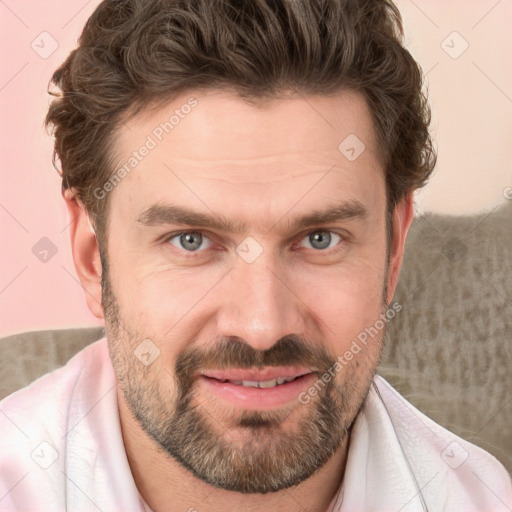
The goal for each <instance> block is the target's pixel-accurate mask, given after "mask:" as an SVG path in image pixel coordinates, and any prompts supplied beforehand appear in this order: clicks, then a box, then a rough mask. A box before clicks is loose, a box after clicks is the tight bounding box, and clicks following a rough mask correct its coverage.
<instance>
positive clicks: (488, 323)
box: [0, 202, 512, 472]
mask: <svg viewBox="0 0 512 512" xmlns="http://www.w3.org/2000/svg"><path fill="white" fill-rule="evenodd" d="M395 301H397V302H399V303H400V304H401V305H402V310H401V311H400V313H398V314H397V315H396V317H395V318H394V319H393V320H391V321H390V322H389V324H388V331H387V336H386V338H387V339H386V346H385V350H384V354H383V358H382V362H381V365H380V368H379V373H380V374H381V375H382V376H383V377H385V378H386V379H388V381H389V382H391V384H393V385H394V386H395V387H396V388H397V389H398V391H400V392H401V393H402V395H403V396H405V397H406V398H407V399H408V400H409V401H410V402H412V403H413V404H414V405H415V406H417V407H418V408H419V409H420V410H421V411H423V412H424V413H425V414H426V415H427V416H430V417H431V418H432V419H434V420H435V421H437V422H438V423H440V424H441V425H443V426H445V427H446V428H448V429H449V430H451V431H453V432H455V433H456V434H458V435H460V436H461V437H463V438H465V439H467V440H469V441H471V442H473V443H475V444H477V445H480V446H482V447H483V448H484V449H486V450H487V451H489V452H491V453H492V454H494V455H495V456H496V457H497V458H498V459H499V460H501V462H502V463H503V464H505V466H506V467H507V468H508V469H509V471H511V472H512V379H511V378H510V369H511V368H512V202H510V203H508V204H506V205H504V206H503V207H501V208H498V209H496V210H493V211H491V212H487V213H484V214H480V215H475V216H470V217H451V216H442V215H425V216H423V217H420V218H418V219H417V220H416V221H415V222H414V224H413V227H412V228H411V232H410V235H409V238H408V241H407V246H406V252H405V258H404V266H403V270H402V274H401V276H400V282H399V286H398V290H397V293H396V296H395ZM102 336H103V331H102V329H101V328H84V329H71V330H60V331H59V330H57V331H42V332H29V333H23V334H17V335H14V336H9V337H7V338H3V339H2V340H0V397H3V396H5V395H7V394H9V393H11V392H13V391H14V390H16V389H19V388H21V387H23V386H25V385H27V384H28V383H29V382H31V381H32V380H34V379H36V378H37V377H39V376H40V375H42V374H44V373H46V372H49V371H51V370H53V369H55V368H57V367H59V366H62V365H63V364H65V363H66V361H67V360H68V359H69V358H70V357H71V356H72V355H74V354H75V353H76V352H78V351H79V350H80V349H81V348H83V347H84V346H86V345H87V344H88V343H91V342H92V341H94V340H96V339H99V338H101V337H102Z"/></svg>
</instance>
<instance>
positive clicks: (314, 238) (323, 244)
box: [304, 230, 341, 251]
mask: <svg viewBox="0 0 512 512" xmlns="http://www.w3.org/2000/svg"><path fill="white" fill-rule="evenodd" d="M304 240H307V241H308V242H309V243H310V244H311V246H312V247H310V248H313V249H318V250H319V251H323V250H325V249H330V248H331V243H332V242H333V241H334V242H336V243H335V244H334V245H333V246H332V247H334V246H336V245H337V244H338V243H339V242H340V240H341V236H340V235H337V234H336V233H333V232H332V231H324V230H319V231H312V232H311V233H309V234H308V235H307V236H306V237H305V238H304Z"/></svg>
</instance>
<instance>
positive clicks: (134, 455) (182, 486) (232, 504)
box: [118, 391, 349, 512]
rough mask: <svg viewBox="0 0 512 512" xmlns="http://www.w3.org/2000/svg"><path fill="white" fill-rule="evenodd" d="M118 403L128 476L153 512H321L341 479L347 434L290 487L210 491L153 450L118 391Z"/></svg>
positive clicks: (335, 491)
mask: <svg viewBox="0 0 512 512" xmlns="http://www.w3.org/2000/svg"><path fill="white" fill-rule="evenodd" d="M118 403H119V414H120V420H121V429H122V434H123V441H124V445H125V449H126V454H127V457H128V462H129V464H130V468H131V472H132V475H133V478H134V481H135V484H136V486H137V489H138V491H139V493H140V494H141V495H142V497H143V498H144V500H145V501H146V503H147V504H148V505H149V507H151V509H152V510H153V511H154V512H173V511H183V510H187V511H191V512H193V511H199V512H201V511H202V510H208V511H209V512H220V511H222V512H232V511H233V512H235V511H236V512H238V511H240V510H245V511H247V512H260V511H261V512H263V511H264V512H267V511H268V510H287V511H290V512H295V511H296V512H303V511H304V510H315V511H321V512H325V511H327V509H328V507H329V504H330V502H331V501H332V500H333V498H334V497H335V495H336V493H337V492H338V489H339V487H340V485H341V482H342V480H343V474H344V470H345V464H346V458H347V451H348V442H349V436H346V438H345V439H344V441H343V443H342V445H341V446H340V447H339V448H338V449H337V450H336V452H335V454H334V455H333V456H332V457H331V458H330V459H329V460H328V461H327V463H326V464H325V465H324V466H323V467H322V468H320V469H319V470H318V471H316V472H315V473H314V474H313V475H312V476H311V477H309V478H308V479H307V480H305V481H303V482H302V483H300V484H299V485H297V486H295V487H290V488H289V489H284V490H282V491H278V492H273V493H267V494H243V493H238V492H233V491H226V490H223V489H218V488H216V487H212V486H211V485H209V484H207V483H205V482H203V481H201V480H199V479H197V478H196V477H195V476H194V475H193V474H192V473H190V472H189V471H188V470H186V469H185V468H183V467H182V466H181V465H180V464H179V463H178V462H176V461H175V460H174V459H173V458H172V457H170V456H169V455H168V454H167V453H165V452H163V450H162V449H161V448H159V447H158V445H157V444H156V443H155V441H154V440H153V439H151V438H150V437H149V436H148V435H147V434H146V432H145V431H144V430H143V429H142V428H141V427H140V425H139V423H138V422H137V420H136V419H135V418H134V417H133V415H132V413H131V411H130V410H129V408H128V405H127V404H126V402H125V400H124V397H123V396H122V393H120V392H119V391H118ZM169 504H172V505H171V506H172V508H169Z"/></svg>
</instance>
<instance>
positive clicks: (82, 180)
mask: <svg viewBox="0 0 512 512" xmlns="http://www.w3.org/2000/svg"><path fill="white" fill-rule="evenodd" d="M402 40H403V26H402V19H401V16H400V13H399V11H398V9H397V8H396V6H395V5H394V4H393V3H392V2H391V0H104V1H103V2H102V3H101V4H100V5H99V6H98V7H97V9H96V10H95V11H94V13H93V14H92V16H91V17H90V18H89V20H88V21H87V23H86V25H85V27H84V30H83V32H82V34H81V37H80V39H79V44H78V47H77V48H76V49H75V50H73V51H72V52H71V53H70V54H69V56H68V57H67V59H66V60H65V62H64V63H63V64H62V65H61V66H60V67H59V68H58V69H57V70H56V71H55V73H54V74H53V77H52V80H51V82H53V84H54V85H55V86H56V87H57V88H58V89H60V91H56V92H50V94H52V95H53V96H54V99H53V101H52V103H51V105H50V108H49V111H48V114H47V116H46V126H47V127H49V126H51V127H53V134H54V136H55V147H54V157H53V158H54V165H56V161H57V160H59V161H60V171H59V172H60V174H61V176H62V179H63V188H67V187H70V188H71V189H72V190H73V191H74V192H75V194H76V195H77V196H78V198H79V200H80V201H81V202H82V204H83V205H84V208H85V209H86V210H87V212H88V213H89V215H90V216H91V219H92V221H93V223H94V225H95V228H96V234H97V236H98V241H99V242H100V247H101V243H102V242H103V243H104V244H105V243H106V236H107V235H106V217H107V215H108V203H109V202H108V197H107V198H106V199H105V200H103V199H98V197H96V196H95V194H94V193H93V191H94V190H95V189H97V187H101V186H102V185H103V184H104V183H105V182H106V181H107V180H108V179H109V177H110V175H111V174H112V173H113V171H114V169H113V157H112V151H111V149H112V146H113V142H114V137H115V134H116V130H117V129H118V128H119V126H120V125H121V123H123V122H126V120H127V118H129V117H131V116H133V115H135V114H136V113H137V112H140V111H141V109H144V108H145V107H148V106H150V105H155V104H157V105H161V104H164V103H165V102H169V101H172V99H173V98H174V97H177V96H178V95H180V94H182V93H184V92H186V91H187V90H192V89H193V90H208V89H213V88H219V89H222V88H224V89H228V90H230V91H233V92H235V93H236V94H238V95H239V97H240V98H243V99H244V100H245V101H247V102H249V103H250V102H251V101H253V100H257V99H265V98H267V99H270V98H275V97H278V96H279V94H280V93H282V92H283V91H285V90H294V91H295V92H297V93H300V94H304V95H308V94H311V95H313V94H324V95H331V94H336V93H337V92H340V91H341V90H344V89H348V90H354V91H358V92H360V93H362V94H363V95H364V97H365V99H366V101H367V102H368V105H369V107H370V111H371V113H372V116H373V121H374V124H375V129H376V134H377V140H378V144H379V148H380V153H381V155H380V156H381V158H382V163H383V167H384V170H385V177H386V187H387V188H386V190H387V199H388V207H389V209H392V208H393V207H394V205H396V203H397V202H398V201H399V200H400V199H401V198H402V197H404V196H405V195H406V194H407V193H408V192H410V191H411V190H413V189H416V188H419V187H422V186H423V185H424V184H425V183H426V182H427V180H428V178H429V176H430V174H431V173H432V171H433V168H434V165H435V161H436V154H435V151H434V148H433V144H432V140H431V137H430V134H429V130H428V128H429V124H430V109H429V106H428V103H427V100H426V97H425V94H424V92H423V75H422V72H421V69H420V67H419V66H418V64H417V63H416V62H415V60H414V59H413V58H412V56H411V55H410V53H409V52H408V51H407V50H406V49H405V48H404V46H403V45H402ZM56 167H57V165H56Z"/></svg>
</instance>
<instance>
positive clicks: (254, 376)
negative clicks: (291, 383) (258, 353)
mask: <svg viewBox="0 0 512 512" xmlns="http://www.w3.org/2000/svg"><path fill="white" fill-rule="evenodd" d="M309 373H313V370H311V369H309V368H299V367H292V366H272V367H266V368H261V369H251V368H249V369H246V368H232V369H222V370H201V372H200V373H199V374H200V375H203V376H205V377H209V378H211V379H217V380H236V381H240V380H245V381H252V382H265V381H268V380H273V379H277V378H278V377H281V378H285V379H288V378H291V377H301V376H302V375H307V374H309Z"/></svg>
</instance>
